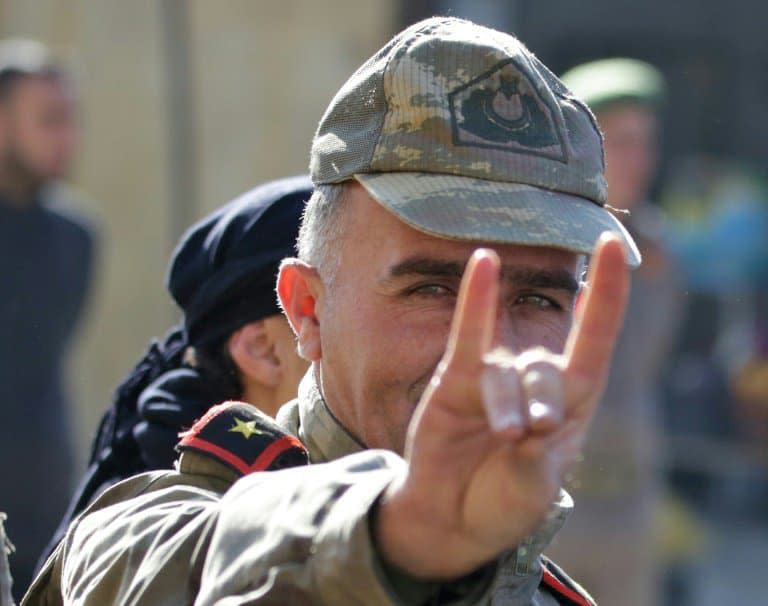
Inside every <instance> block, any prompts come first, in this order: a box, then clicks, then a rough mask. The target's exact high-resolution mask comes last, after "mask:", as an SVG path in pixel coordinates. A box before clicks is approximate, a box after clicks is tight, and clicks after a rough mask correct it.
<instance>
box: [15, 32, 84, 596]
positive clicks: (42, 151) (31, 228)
mask: <svg viewBox="0 0 768 606" xmlns="http://www.w3.org/2000/svg"><path fill="white" fill-rule="evenodd" d="M77 143H78V125H77V119H76V100H75V96H74V91H73V87H72V84H71V81H70V78H69V76H68V75H67V74H66V73H65V71H64V70H63V69H62V68H61V66H59V65H58V64H57V63H56V62H54V60H53V59H52V57H51V55H50V53H49V51H48V49H46V48H45V47H44V46H43V45H42V44H40V43H38V42H36V41H33V40H24V39H7V40H3V41H0V411H1V412H0V414H2V422H0V427H1V428H2V437H1V438H0V461H1V463H0V491H1V492H0V495H1V496H0V510H5V511H6V512H7V513H8V521H7V529H8V534H9V536H10V537H11V538H12V539H13V540H15V542H16V546H17V551H16V553H15V554H14V556H13V558H12V561H11V566H12V571H13V574H14V576H15V578H16V580H17V587H21V588H22V589H23V588H24V587H25V586H26V584H27V583H28V582H29V580H30V579H31V575H32V572H33V570H34V566H35V561H36V559H37V556H38V555H39V553H40V550H41V549H42V548H43V546H44V545H45V542H46V540H47V539H48V537H49V536H50V533H51V531H52V530H53V528H54V527H55V524H56V520H57V518H58V517H59V516H60V515H61V513H62V511H63V510H64V508H65V507H66V502H67V498H68V496H69V493H70V490H71V480H72V457H73V455H72V449H71V436H70V427H69V425H70V409H69V407H68V402H67V395H66V387H65V379H64V371H65V368H66V356H67V352H68V347H69V345H70V342H71V340H72V336H73V333H74V330H75V327H76V326H77V324H78V321H79V319H80V318H81V316H82V312H83V308H84V305H85V302H86V299H87V294H88V290H89V286H90V283H91V274H92V266H93V256H94V237H93V235H92V229H91V228H90V227H89V226H88V224H87V222H86V221H85V220H84V219H83V217H81V216H80V215H79V214H78V213H76V212H73V211H72V210H71V209H70V208H69V206H70V200H69V199H68V198H69V195H68V194H67V193H65V191H64V190H63V188H62V187H61V186H60V185H59V184H58V181H59V179H61V178H64V177H66V176H67V174H68V172H69V169H70V165H71V164H72V160H73V157H74V155H75V151H76V149H77Z"/></svg>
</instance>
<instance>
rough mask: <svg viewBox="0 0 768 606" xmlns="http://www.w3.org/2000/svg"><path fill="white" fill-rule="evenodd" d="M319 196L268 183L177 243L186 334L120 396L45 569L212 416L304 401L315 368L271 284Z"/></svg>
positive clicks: (173, 287) (298, 180)
mask: <svg viewBox="0 0 768 606" xmlns="http://www.w3.org/2000/svg"><path fill="white" fill-rule="evenodd" d="M311 194H312V183H311V182H310V180H309V178H308V177H290V178H285V179H280V180H276V181H272V182H269V183H266V184H263V185H260V186H258V187H256V188H254V189H252V190H250V191H248V192H246V193H245V194H243V195H241V196H239V197H238V198H236V199H234V200H232V201H231V202H229V203H228V204H225V205H224V206H222V207H221V208H219V209H218V210H216V211H214V212H213V213H211V214H210V215H208V216H207V217H205V218H204V219H202V220H201V221H199V222H198V223H196V224H195V225H194V226H192V227H191V228H190V229H189V230H188V231H187V232H186V233H185V234H184V236H183V237H182V238H181V240H180V241H179V243H178V245H177V246H176V249H175V251H174V253H173V256H172V257H171V261H170V266H169V271H168V278H167V287H168V290H169V292H170V294H171V296H172V297H173V299H174V301H175V302H176V303H177V304H178V305H179V307H180V308H181V309H182V311H183V321H182V324H181V326H178V327H175V328H173V329H171V330H170V331H169V332H168V334H167V335H166V336H165V337H164V338H163V340H162V341H159V340H154V341H153V342H152V343H151V344H150V346H149V348H148V350H147V352H146V353H145V354H144V356H143V357H142V358H141V359H140V360H139V362H138V363H137V364H136V365H135V367H134V368H133V369H132V370H131V371H130V372H129V373H128V374H127V376H126V377H125V378H124V379H123V381H122V383H121V384H120V386H118V388H117V389H116V391H115V395H114V398H113V405H112V407H111V408H110V409H109V410H108V411H107V413H106V414H105V415H104V417H103V419H102V422H101V425H100V427H99V430H98V433H97V436H96V438H95V440H94V443H93V446H92V454H91V460H90V465H89V468H88V471H87V472H86V474H85V476H84V477H83V479H82V481H81V482H80V485H79V487H78V489H77V491H76V493H75V495H74V497H73V498H72V501H71V502H70V506H69V509H68V510H67V513H66V514H65V516H64V519H63V520H62V522H61V524H60V525H59V528H58V529H57V531H56V533H55V536H54V538H53V540H52V541H51V543H50V544H49V546H48V548H47V549H46V551H45V552H44V553H43V557H42V558H41V561H40V562H39V564H40V565H42V563H43V562H44V560H45V558H46V557H47V556H48V554H49V553H50V552H51V551H53V549H54V548H55V547H56V545H57V544H58V542H59V540H60V539H61V537H62V536H63V535H64V533H65V532H66V530H67V527H68V526H69V523H70V522H71V521H72V520H73V519H74V517H76V516H77V515H78V514H79V513H80V512H81V511H82V510H83V509H85V507H86V506H87V505H88V504H89V503H90V502H91V501H93V500H94V499H95V498H96V497H98V496H99V495H100V494H101V493H102V492H103V491H104V490H106V489H107V488H108V487H110V486H112V485H113V484H116V483H117V482H119V481H120V480H123V479H125V478H128V477H130V476H132V475H134V474H137V473H141V472H144V471H151V470H157V469H172V468H173V463H174V460H175V459H176V458H177V456H178V452H177V451H176V449H175V446H176V444H177V443H178V441H179V434H180V433H182V432H183V431H185V430H188V429H189V428H190V427H192V425H193V424H194V422H195V421H196V420H197V419H199V418H200V417H202V416H203V415H205V414H206V412H208V410H209V409H210V408H211V407H212V406H214V405H216V404H219V403H222V402H225V401H227V400H240V401H243V402H248V403H250V404H254V405H256V406H258V408H259V409H260V410H262V411H263V412H264V413H266V414H268V415H270V416H274V414H275V413H276V412H277V408H278V407H279V406H280V405H281V404H283V403H284V402H286V401H287V400H290V399H291V398H293V397H294V396H295V395H296V388H297V386H298V384H299V380H300V379H301V377H302V376H303V375H304V373H305V371H306V369H307V367H308V366H309V364H308V362H306V361H304V360H303V359H302V358H300V357H299V355H298V352H297V350H296V339H295V337H294V334H293V331H292V330H291V328H290V325H289V324H288V321H287V320H286V319H285V317H284V316H283V314H282V313H281V312H280V309H279V306H278V302H277V295H276V293H275V281H276V278H277V272H278V268H279V265H280V261H281V260H282V259H283V258H285V257H289V256H291V255H292V254H293V253H294V245H295V242H296V238H297V236H298V231H299V223H300V220H301V215H302V212H303V210H304V204H305V202H306V201H307V200H308V199H309V197H310V196H311ZM238 414H240V415H241V416H244V415H247V410H245V411H243V410H239V412H238ZM246 422H248V421H246Z"/></svg>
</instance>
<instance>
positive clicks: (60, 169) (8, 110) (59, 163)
mask: <svg viewBox="0 0 768 606" xmlns="http://www.w3.org/2000/svg"><path fill="white" fill-rule="evenodd" d="M76 145H77V124H76V119H75V107H74V100H73V98H72V94H71V92H70V90H69V89H68V87H67V86H66V85H65V84H64V83H62V82H61V81H59V80H58V79H56V78H54V77H37V76H29V77H24V78H22V79H21V80H19V82H17V83H16V84H15V85H14V87H13V89H12V90H11V92H10V95H9V97H8V98H7V99H6V101H5V103H3V104H2V105H0V153H2V157H3V161H5V162H10V163H11V164H12V166H13V168H14V169H16V170H21V171H23V172H24V174H25V176H27V177H28V178H31V179H33V180H35V181H39V182H41V183H44V182H45V181H48V180H50V179H55V178H58V177H63V176H65V175H66V174H67V172H68V171H69V168H70V165H71V163H72V158H73V155H74V152H75V147H76Z"/></svg>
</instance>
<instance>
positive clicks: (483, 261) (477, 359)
mask: <svg viewBox="0 0 768 606" xmlns="http://www.w3.org/2000/svg"><path fill="white" fill-rule="evenodd" d="M499 266H500V262H499V257H498V255H497V254H496V253H495V252H494V251H492V250H490V249H488V248H479V249H477V250H476V251H475V252H474V253H473V254H472V256H471V257H470V259H469V262H468V263H467V267H466V269H465V270H464V275H463V276H462V278H461V285H460V286H459V295H458V300H457V302H456V309H455V310H454V312H453V321H452V322H451V332H450V334H449V336H448V347H447V348H446V357H445V360H446V362H447V363H448V364H449V365H451V366H454V365H458V366H464V367H466V368H474V367H476V366H478V365H479V364H481V363H482V359H483V356H484V355H485V353H486V352H487V351H488V350H489V349H490V347H491V343H492V341H493V331H494V325H495V322H496V306H497V305H498V296H499Z"/></svg>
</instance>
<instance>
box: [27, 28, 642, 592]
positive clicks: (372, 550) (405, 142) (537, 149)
mask: <svg viewBox="0 0 768 606" xmlns="http://www.w3.org/2000/svg"><path fill="white" fill-rule="evenodd" d="M311 172H312V179H313V181H314V183H315V185H316V193H315V194H314V195H313V198H312V199H311V200H310V202H309V203H308V206H307V209H306V211H305V216H304V219H303V221H302V230H301V234H300V243H299V249H300V253H299V256H300V259H293V260H288V261H285V262H283V266H282V268H281V272H280V276H279V279H278V293H279V296H280V301H281V304H282V305H283V308H284V310H285V312H286V314H287V316H288V318H289V320H290V322H291V325H292V326H293V328H294V330H295V331H296V333H297V335H298V341H299V351H300V353H301V354H302V356H303V357H305V358H306V359H308V360H310V361H311V362H312V366H311V368H310V371H309V372H308V373H307V375H306V376H305V378H304V379H303V381H302V384H301V385H300V387H299V394H298V399H297V400H295V401H293V402H291V403H289V404H287V405H286V406H284V407H283V408H282V409H281V410H280V412H279V413H278V423H279V424H280V425H281V426H282V427H285V428H287V429H288V430H289V431H290V433H291V434H292V435H294V436H296V437H298V438H299V439H300V440H301V441H302V443H303V444H304V445H305V446H306V448H307V450H308V451H309V453H310V457H311V459H312V462H313V463H314V464H313V465H310V466H308V467H297V468H294V469H288V470H282V471H277V472H273V473H251V474H247V475H244V477H242V478H241V479H239V480H237V481H236V482H235V483H234V484H232V485H229V483H227V482H224V481H223V478H221V477H220V476H216V475H215V474H214V473H212V470H211V468H210V467H209V466H208V467H206V470H207V473H206V474H200V473H197V474H196V473H195V467H196V466H200V465H202V464H203V462H202V461H201V460H200V458H199V457H197V456H196V455H195V453H190V452H189V451H187V450H185V451H184V452H183V454H182V456H181V458H180V460H179V463H178V465H179V472H178V473H175V474H169V473H165V474H162V475H145V476H138V477H136V478H133V479H131V480H129V481H127V482H124V483H123V484H121V485H119V486H116V487H115V488H114V489H113V490H112V491H108V492H107V493H105V495H103V497H102V498H101V499H99V500H98V501H96V502H95V503H94V505H93V506H92V508H91V510H90V513H89V514H88V515H85V516H84V517H82V518H80V519H79V520H78V521H76V522H75V524H73V526H72V527H71V528H70V531H69V533H68V534H67V537H66V538H65V540H64V541H63V542H62V544H61V546H60V548H59V550H58V551H57V553H56V554H55V556H54V557H53V558H52V559H51V560H49V562H48V565H47V568H46V570H45V571H44V572H43V573H42V574H41V575H40V576H39V577H38V579H37V580H36V583H35V585H34V586H33V587H32V589H31V590H30V592H29V593H28V594H27V596H26V602H25V603H26V604H57V603H70V602H74V601H78V602H79V603H84V604H85V603H97V602H98V603H100V604H109V603H118V602H120V601H127V600H131V601H134V602H142V601H143V602H144V603H192V602H194V603H196V604H214V603H223V602H224V601H226V602H227V603H232V604H245V603H249V604H340V605H343V604H367V605H378V604H387V605H390V604H427V603H439V604H487V603H490V602H491V600H493V601H494V603H497V604H538V605H542V604H547V605H552V604H566V603H577V604H589V603H591V602H590V601H589V598H588V597H587V596H586V595H585V594H584V593H583V591H582V590H580V589H579V588H578V587H577V586H576V585H574V584H572V583H571V582H570V581H569V580H568V579H567V578H566V577H565V576H564V575H563V574H562V573H561V572H560V571H558V570H557V569H556V568H555V567H553V566H552V565H550V564H548V563H547V562H546V561H545V560H543V559H542V558H541V557H540V554H541V551H542V549H543V548H544V547H545V545H546V543H547V542H548V541H549V540H550V538H551V536H552V534H553V533H554V532H555V531H556V529H557V527H558V526H559V525H560V524H561V523H562V520H563V518H564V516H565V515H566V512H567V510H568V509H569V498H568V497H567V495H565V494H559V492H558V489H559V486H560V481H561V475H562V473H563V471H564V469H565V467H566V466H567V465H568V464H569V462H570V461H571V460H572V459H573V457H575V456H576V454H577V452H578V449H579V444H580V442H581V440H582V439H583V436H584V433H585V431H586V426H587V424H588V422H589V419H590V417H591V416H592V412H593V407H594V404H595V402H596V401H597V398H598V397H599V393H600V387H601V384H602V382H603V380H604V378H605V374H606V373H607V367H608V365H609V358H610V352H611V349H612V345H613V340H614V338H615V334H616V332H617V331H618V327H619V324H620V318H621V313H622V308H623V302H624V299H625V297H626V282H627V276H626V269H625V264H624V251H623V245H622V242H621V241H620V239H621V240H623V242H624V245H626V247H627V255H628V261H629V263H630V264H633V265H636V264H637V263H638V262H639V257H638V255H637V251H636V249H635V248H634V246H633V245H632V243H631V240H630V239H629V237H628V236H626V235H625V234H624V232H623V231H622V230H621V227H620V225H619V224H618V223H617V222H616V221H615V219H613V217H611V215H610V214H609V213H608V212H606V211H605V210H604V209H603V208H601V202H602V201H603V200H604V193H605V192H604V182H603V180H602V154H601V147H600V135H599V132H598V131H597V129H596V127H595V124H594V122H593V119H592V116H591V114H590V113H589V110H588V109H587V108H586V107H585V106H584V105H583V104H581V103H580V102H579V101H577V100H576V99H574V98H573V97H572V96H571V95H570V94H569V93H568V91H567V90H566V89H565V88H564V87H563V86H562V85H561V84H560V82H559V81H557V79H556V78H555V77H554V76H552V74H551V73H550V72H549V71H547V70H546V68H544V67H543V66H542V65H541V64H540V63H538V61H537V60H536V59H535V58H534V57H533V55H531V54H530V53H529V52H528V51H527V49H525V48H524V47H523V46H522V44H520V43H519V42H518V41H517V40H515V39H514V38H512V37H511V36H508V35H506V34H502V33H500V32H496V31H493V30H489V29H486V28H483V27H480V26H477V25H475V24H472V23H470V22H467V21H462V20H457V19H446V18H434V19H429V20H427V21H424V22H421V23H418V24H416V25H414V26H412V27H410V28H408V29H407V30H405V31H404V32H402V33H401V34H399V35H398V36H396V37H395V38H394V39H393V40H392V41H391V42H390V43H388V44H387V45H386V46H385V47H384V48H383V49H382V50H381V51H379V53H377V54H376V55H374V57H372V58H371V59H370V60H369V61H368V62H367V63H366V64H364V65H363V67H361V68H360V69H359V70H358V71H357V72H356V73H355V74H354V75H353V76H352V77H351V78H350V80H349V81H348V82H347V83H346V84H345V85H344V86H342V88H341V89H340V91H339V92H338V93H337V95H336V97H335V98H334V99H333V101H332V102H331V105H330V107H329V108H328V110H327V111H326V114H325V116H324V117H323V119H322V120H321V122H320V125H319V127H318V131H317V133H316V135H315V138H314V141H313V146H312V153H311ZM606 229H616V230H617V231H618V232H619V234H620V235H619V236H613V235H607V236H604V237H603V238H602V239H600V234H601V233H602V232H603V231H604V230H606ZM598 239H600V242H599V244H598V247H597V250H596V252H595V256H594V258H593V261H592V263H591V265H592V267H591V284H590V287H589V292H588V293H587V295H586V298H585V301H584V304H583V305H582V307H581V311H580V317H579V320H578V322H577V323H576V327H575V328H574V329H573V330H572V331H571V333H570V336H569V328H570V324H571V319H572V308H573V301H574V298H575V295H576V291H577V284H578V278H579V276H580V270H581V255H583V254H588V253H590V252H592V250H593V247H594V245H595V242H596V241H597V240H598ZM487 246H492V247H493V250H491V249H490V248H487ZM465 264H466V269H464V267H465ZM462 273H463V277H462ZM545 348H549V349H545ZM550 350H551V351H550ZM560 351H563V352H564V353H562V354H560V353H556V352H560ZM253 428H254V429H259V427H258V425H255V426H253ZM205 429H206V425H205V423H201V425H200V426H198V427H197V428H195V429H193V432H192V434H193V435H194V434H195V432H202V431H205ZM233 429H235V428H233ZM243 437H244V436H243ZM186 439H187V438H185V440H186ZM244 439H247V438H245V437H244ZM181 446H182V448H183V447H184V440H182V443H181ZM222 455H226V453H219V455H218V456H220V457H221V456H222ZM216 456H217V455H213V456H212V457H210V459H213V458H215V457H216ZM223 484H224V486H222V485H223ZM126 533H130V540H125V538H124V537H125V536H126ZM85 554H88V555H87V556H86V555H85ZM569 600H570V602H569Z"/></svg>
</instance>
